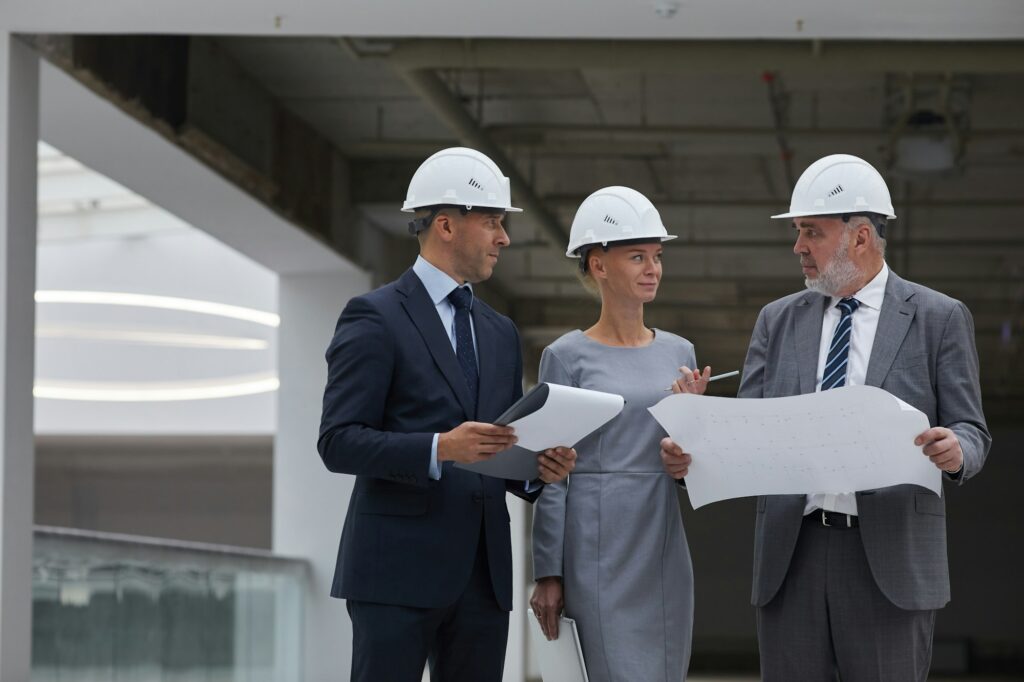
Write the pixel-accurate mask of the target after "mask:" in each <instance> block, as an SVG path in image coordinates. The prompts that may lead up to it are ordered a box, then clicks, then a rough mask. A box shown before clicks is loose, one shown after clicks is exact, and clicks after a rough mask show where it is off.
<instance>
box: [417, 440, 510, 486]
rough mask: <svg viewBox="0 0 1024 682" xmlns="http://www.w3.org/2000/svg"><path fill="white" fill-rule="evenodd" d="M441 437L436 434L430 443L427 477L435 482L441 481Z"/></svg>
mask: <svg viewBox="0 0 1024 682" xmlns="http://www.w3.org/2000/svg"><path fill="white" fill-rule="evenodd" d="M440 437H441V434H439V433H435V434H434V440H433V441H431V443H430V468H429V469H427V476H428V477H430V479H431V480H434V481H440V480H441V467H440V466H438V464H437V439H438V438H440ZM527 492H529V491H527Z"/></svg>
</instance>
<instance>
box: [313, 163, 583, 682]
mask: <svg viewBox="0 0 1024 682" xmlns="http://www.w3.org/2000/svg"><path fill="white" fill-rule="evenodd" d="M403 210H406V211H411V212H415V213H416V216H415V219H414V220H413V221H412V222H410V224H409V227H410V232H412V233H413V234H416V235H417V237H418V239H419V242H420V256H419V257H418V258H417V259H416V263H415V264H414V265H413V267H412V268H411V269H409V270H408V271H406V272H405V274H403V275H402V276H401V277H400V278H399V279H398V280H397V281H395V282H392V283H390V284H387V285H385V286H383V287H381V288H380V289H377V290H375V291H372V292H370V293H368V294H366V295H364V296H359V297H356V298H353V299H352V300H351V301H349V302H348V305H346V306H345V310H344V311H343V312H342V314H341V318H340V319H339V320H338V325H337V328H336V331H335V335H334V339H333V340H332V341H331V344H330V347H329V348H328V349H327V364H328V378H327V387H326V390H325V392H324V405H323V418H322V421H321V426H320V438H319V441H318V444H317V445H318V450H319V452H320V456H321V458H322V459H323V461H324V464H325V465H326V466H327V468H328V469H329V470H330V471H332V472H336V473H345V474H354V475H355V476H356V483H355V489H354V491H353V493H352V499H351V501H350V503H349V508H348V513H347V515H346V518H345V525H344V530H343V532H342V536H341V546H340V548H339V550H338V561H337V568H336V571H335V576H334V584H333V587H332V589H331V596H334V597H338V598H342V599H346V600H348V603H347V605H348V611H349V615H350V616H351V618H352V627H353V643H352V680H353V681H355V682H405V681H408V682H418V681H419V680H420V678H421V676H422V673H423V667H424V664H425V663H427V662H429V664H430V672H431V680H433V681H434V682H456V681H463V682H486V681H488V680H500V679H501V677H502V670H503V667H504V658H505V646H506V641H507V637H508V612H509V611H510V610H511V608H512V551H511V541H510V536H509V514H508V508H507V507H506V506H505V492H506V491H508V492H511V493H513V494H514V495H517V496H519V497H521V498H523V499H526V500H528V501H531V502H532V501H533V500H534V499H536V497H537V495H539V494H540V489H541V486H542V484H543V483H545V482H548V483H550V482H552V481H556V480H561V479H564V478H565V477H566V476H567V475H568V474H569V472H570V471H571V470H572V468H573V466H574V462H575V457H576V453H575V452H574V451H573V450H571V449H568V448H555V449H553V450H548V451H546V452H545V453H543V454H541V455H539V456H538V470H539V473H540V477H539V479H540V480H537V481H532V482H528V481H506V480H502V479H497V478H491V477H487V476H481V475H479V474H476V473H472V472H470V471H467V470H465V469H460V468H457V467H453V466H451V463H452V462H463V463H469V462H479V461H481V460H485V459H487V458H490V457H493V456H494V454H495V453H497V452H500V451H502V450H504V449H506V448H508V447H510V446H511V445H513V444H514V443H515V442H516V438H515V435H514V433H513V430H512V429H511V428H509V427H505V426H497V425H494V424H492V423H490V422H492V421H493V420H494V419H495V418H497V417H498V416H499V415H500V414H501V413H502V412H503V411H504V410H505V409H507V408H508V407H509V406H510V405H511V404H512V403H513V402H515V401H516V400H518V399H519V398H520V397H521V395H522V355H521V352H520V346H519V334H518V332H517V330H516V327H515V325H514V324H513V323H512V321H511V320H509V319H508V318H507V317H505V316H503V315H500V314H498V313H497V312H495V311H494V310H493V309H491V308H490V307H488V306H487V305H486V304H485V303H483V302H482V301H480V300H477V299H475V298H474V297H473V292H472V283H474V282H482V281H484V280H486V279H488V278H489V277H490V276H491V273H492V271H493V269H494V265H495V263H497V260H498V254H499V252H500V251H501V249H503V248H504V247H506V246H508V244H509V238H508V234H507V233H506V231H505V227H504V224H503V220H504V216H505V214H506V212H509V211H518V210H519V209H515V208H513V207H512V206H511V200H510V193H509V181H508V178H506V177H504V176H503V175H502V174H501V171H500V170H499V169H498V167H497V166H496V165H495V164H494V163H493V162H492V161H491V160H490V159H489V158H487V157H486V156H484V155H483V154H480V153H479V152H476V151H474V150H472V149H465V148H453V149H446V150H443V151H440V152H438V153H437V154H435V155H433V156H432V157H430V158H429V159H427V160H426V161H425V162H424V163H423V164H422V165H421V166H420V168H419V169H418V170H417V171H416V174H415V175H414V176H413V179H412V181H411V183H410V185H409V194H408V197H407V199H406V202H405V205H404V206H403Z"/></svg>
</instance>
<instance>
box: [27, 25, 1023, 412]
mask: <svg viewBox="0 0 1024 682" xmlns="http://www.w3.org/2000/svg"><path fill="white" fill-rule="evenodd" d="M939 14H941V12H939ZM1010 23H1012V22H1010ZM968 33H969V32H968ZM37 44H39V45H40V49H41V50H42V51H43V52H44V54H46V55H47V56H48V57H49V58H51V59H52V60H54V61H55V63H58V64H60V65H62V67H63V68H65V69H66V70H68V71H70V72H71V73H73V74H74V75H76V76H77V77H79V78H80V79H81V80H83V81H84V82H86V83H87V84H90V87H94V88H97V87H98V88H100V89H101V90H102V89H104V88H106V90H105V91H106V92H107V93H108V96H111V98H112V99H114V100H115V101H116V102H117V105H118V106H119V107H121V108H122V109H123V110H125V111H127V112H129V113H131V114H133V115H134V116H136V117H138V118H140V119H142V120H143V121H147V122H148V123H149V124H150V125H152V126H153V127H154V128H156V129H157V130H160V131H162V133H163V134H164V135H166V136H167V137H168V138H170V139H171V140H172V141H174V142H176V143H177V144H179V145H181V146H182V147H184V148H186V149H187V150H188V151H190V152H191V153H193V154H195V155H197V156H199V157H200V158H202V159H203V160H204V161H206V162H207V163H208V164H210V165H211V166H213V167H214V168H215V169H216V170H218V171H219V172H220V173H221V174H222V175H224V176H225V177H227V178H229V179H232V180H233V181H234V182H236V183H237V184H238V185H239V186H241V187H243V188H244V189H246V190H247V191H248V192H249V193H250V194H252V195H254V196H256V197H257V198H259V199H260V200H261V201H264V202H266V203H267V204H268V205H269V206H271V207H272V208H273V209H274V210H275V211H277V212H278V213H279V214H281V215H282V216H284V217H285V218H287V219H288V220H291V221H293V222H294V223H295V224H297V225H300V226H303V227H304V228H305V229H306V230H307V231H308V232H309V233H310V234H312V235H313V236H314V237H316V238H317V239H320V240H321V241H323V242H326V243H329V244H331V245H332V246H334V247H335V248H336V249H338V250H339V251H340V252H341V253H343V254H344V255H346V257H348V258H350V259H352V260H355V261H356V262H358V263H359V264H360V265H362V266H363V267H365V268H367V269H369V270H371V271H373V272H374V273H375V276H376V277H377V279H378V281H382V280H385V279H387V278H390V277H392V276H394V275H395V274H397V272H400V271H401V270H402V269H404V268H405V267H407V266H408V264H409V263H410V262H411V260H412V257H413V254H414V253H415V242H414V240H412V239H411V238H409V237H408V235H406V234H405V231H404V226H405V221H406V217H405V216H404V214H402V213H400V212H399V211H398V206H399V204H400V202H401V200H402V199H403V198H404V196H405V190H406V185H407V183H408V181H409V178H410V177H411V175H412V173H413V171H414V170H415V168H416V167H417V166H418V164H419V163H420V162H421V161H422V160H423V159H424V158H425V157H426V156H428V155H429V154H431V153H433V152H434V151H436V150H437V149H439V148H442V147H444V146H450V145H454V144H467V145H469V146H473V147H477V148H479V149H481V150H482V151H484V152H485V153H488V154H489V155H491V156H492V157H494V158H495V159H496V160H497V161H498V163H499V165H500V166H501V167H502V168H503V169H504V170H505V172H506V173H507V174H508V175H509V176H510V177H512V180H513V196H514V198H515V201H516V202H517V203H518V204H519V205H522V206H524V207H526V208H527V211H526V213H524V214H522V215H517V216H515V217H514V219H512V221H511V234H512V240H513V244H512V246H511V247H510V248H509V249H507V250H506V251H505V253H504V254H503V256H502V262H501V263H500V264H499V267H498V270H497V274H496V276H495V277H494V278H493V280H492V282H491V283H490V284H489V286H487V287H485V288H484V295H486V296H488V297H489V298H490V299H491V300H492V301H493V302H494V303H495V304H496V306H497V307H499V308H501V309H503V310H506V311H508V312H509V313H510V314H511V315H512V316H513V317H514V318H515V319H516V321H517V323H518V324H519V325H520V328H521V329H522V331H523V337H524V340H525V343H526V346H527V348H526V350H527V368H528V369H529V370H530V371H535V368H536V362H537V358H538V355H539V351H540V349H541V348H543V346H544V345H546V344H547V343H549V342H550V341H551V340H552V339H553V338H555V337H556V336H557V335H559V334H561V333H563V332H564V331H566V330H569V329H573V328H577V327H587V326H589V325H590V324H592V323H593V321H594V320H595V319H596V315H597V305H596V303H595V302H594V301H593V300H592V299H590V298H589V297H588V296H587V295H586V294H585V293H584V291H583V289H582V288H581V287H580V285H579V284H578V282H577V281H576V279H575V275H574V267H573V264H572V263H571V262H569V261H568V260H567V259H566V258H565V257H564V255H563V253H564V243H565V235H566V234H567V232H568V228H569V225H570V223H571V221H572V216H573V214H574V212H575V209H576V207H577V206H578V204H579V202H580V201H581V200H582V199H583V198H584V197H586V196H587V195H588V194H589V193H590V192H592V191H594V190H595V189H597V188H599V187H602V186H605V185H611V184H626V185H629V186H632V187H634V188H636V189H638V190H640V191H641V192H643V193H645V194H646V195H647V196H649V197H650V198H651V199H652V200H653V201H654V202H655V204H656V205H657V206H658V207H659V209H660V210H661V213H662V216H663V218H664V220H665V222H666V224H667V225H668V226H669V228H670V231H671V232H672V233H673V234H676V235H679V239H677V240H675V241H673V242H671V243H670V244H668V246H667V249H666V265H665V277H664V280H663V284H662V287H661V290H660V292H659V296H658V300H657V301H656V302H655V303H654V304H652V305H650V306H648V309H647V320H648V323H649V324H651V325H654V326H658V327H661V328H664V329H667V330H670V331H673V332H676V333H680V334H682V335H684V336H686V337H688V338H690V339H691V340H693V341H694V343H695V344H696V346H697V351H698V359H699V360H700V361H701V362H702V363H709V364H711V365H712V366H713V367H715V368H718V369H721V370H730V369H734V368H737V367H739V366H741V364H742V362H743V357H744V354H745V350H746V345H747V341H748V339H749V334H750V330H751V328H752V326H753V323H754V320H755V317H756V315H757V312H758V310H759V309H760V307H761V306H763V305H764V304H765V303H767V302H768V301H770V300H772V299H774V298H777V297H779V296H782V295H785V294H787V293H790V292H792V291H796V290H798V289H800V288H801V287H802V281H801V276H800V273H799V269H798V267H797V262H796V259H795V257H794V256H793V255H792V252H791V240H792V236H791V234H790V233H791V229H790V228H789V226H787V225H785V224H782V223H780V222H777V221H771V220H769V218H768V216H770V215H771V214H772V213H776V212H778V211H779V210H780V209H783V208H785V207H786V206H787V205H788V199H789V194H790V191H791V187H792V183H793V182H794V180H795V178H796V177H798V176H799V174H800V172H801V171H802V170H803V169H804V168H805V167H806V166H807V165H809V164H810V163H811V162H812V161H814V160H815V159H817V158H819V157H820V156H822V155H825V154H829V153H836V152H846V153H852V154H856V155H859V156H862V157H864V158H866V159H868V160H869V161H871V162H872V163H874V164H875V165H876V166H877V167H878V168H879V169H880V170H882V171H883V173H884V174H885V175H886V177H887V180H888V181H889V184H890V187H891V189H892V192H893V196H894V203H895V205H896V211H897V215H898V216H899V218H898V219H897V220H896V221H895V224H894V226H893V229H892V231H891V237H890V240H889V253H888V260H889V263H890V265H891V266H892V267H893V269H894V270H895V271H896V272H898V273H899V274H901V275H902V276H904V277H907V278H910V279H912V280H916V281H919V282H922V283H923V284H926V285H928V286H932V287H934V288H936V289H939V290H941V291H943V292H945V293H947V294H950V295H952V296H955V297H957V298H960V299H962V300H964V301H965V302H966V303H967V304H968V305H969V307H970V308H971V310H972V311H973V312H974V314H975V319H976V323H977V333H978V346H979V350H980V353H981V356H982V369H983V374H984V375H983V383H984V386H985V395H986V400H987V408H988V410H989V412H990V414H993V415H1003V416H1006V417H1010V416H1015V415H1016V414H1017V413H1018V412H1019V411H1020V410H1021V409H1024V351H1022V348H1024V344H1022V342H1021V337H1022V336H1024V231H1022V229H1021V227H1020V225H1021V224H1022V223H1024V196H1022V194H1021V191H1020V188H1021V187H1022V186H1024V94H1022V93H1024V87H1022V86H1024V42H1020V41H1016V42H981V43H979V42H964V41H955V42H937V41H900V42H882V41H875V42H849V41H847V42H843V41H838V42H837V41H827V40H826V41H820V40H815V41H810V40H804V41H764V40H761V41H708V40H705V41H678V40H677V41H602V40H596V39H593V38H591V39H588V40H578V41H574V40H552V41H542V40H535V39H529V40H486V39H474V40H440V39H429V40H423V39H414V40H409V39H402V38H397V37H394V36H391V37H382V38H372V39H369V38H365V37H359V38H355V37H349V38H323V37H320V38H315V37H275V38H265V37H264V38H260V37H229V36H220V37H196V36H192V37H174V36H164V37H146V36H127V37H122V36H112V37H88V36H87V37H84V38H83V39H78V38H77V37H76V38H73V39H72V40H71V47H70V48H68V45H67V40H66V39H65V38H63V37H60V36H44V37H41V38H40V39H39V40H38V41H37ZM122 65H131V66H130V67H123V66H122ZM154 75H155V76H156V77H154ZM911 139H916V140H918V141H920V140H921V139H940V140H944V141H945V143H949V144H950V145H951V149H953V150H955V153H956V154H957V161H956V163H955V165H954V166H953V167H952V168H950V169H949V170H947V171H945V172H942V173H912V172H909V171H907V170H905V169H902V168H901V167H902V166H903V165H905V164H906V163H907V162H908V160H912V158H913V157H908V156H901V155H899V154H897V153H896V152H897V150H898V149H899V146H900V145H901V144H905V143H906V141H907V140H911ZM715 388H716V390H717V391H718V392H719V393H722V394H728V393H730V392H733V391H734V390H735V384H733V385H724V382H723V385H721V386H718V385H716V387H715Z"/></svg>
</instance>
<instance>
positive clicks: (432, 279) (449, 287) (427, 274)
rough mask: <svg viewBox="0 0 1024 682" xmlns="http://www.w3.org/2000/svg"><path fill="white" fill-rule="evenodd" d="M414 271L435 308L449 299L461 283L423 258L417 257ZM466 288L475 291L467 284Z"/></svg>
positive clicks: (413, 266) (413, 267)
mask: <svg viewBox="0 0 1024 682" xmlns="http://www.w3.org/2000/svg"><path fill="white" fill-rule="evenodd" d="M412 271H413V272H415V273H416V276H417V277H419V278H420V281H421V282H423V287H424V288H425V289H426V290H427V296H430V300H431V301H432V302H433V304H434V305H435V306H436V305H439V304H440V303H441V301H443V300H445V299H446V298H448V294H450V293H452V292H453V291H455V289H457V288H458V287H459V283H458V282H456V281H455V280H454V279H452V278H451V277H450V276H449V275H448V273H446V272H445V271H444V270H441V269H440V268H438V267H437V266H436V265H434V264H433V263H431V262H430V261H428V260H427V259H426V258H424V257H423V256H416V262H415V263H413V265H412ZM466 287H467V288H469V290H470V291H471V292H472V291H473V285H471V284H468V283H467V284H466Z"/></svg>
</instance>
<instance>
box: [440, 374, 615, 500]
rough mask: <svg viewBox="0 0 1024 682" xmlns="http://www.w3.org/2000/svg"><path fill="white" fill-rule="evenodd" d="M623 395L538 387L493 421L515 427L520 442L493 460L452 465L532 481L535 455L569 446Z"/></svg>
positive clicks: (600, 423) (602, 420)
mask: <svg viewBox="0 0 1024 682" xmlns="http://www.w3.org/2000/svg"><path fill="white" fill-rule="evenodd" d="M624 404H625V401H624V400H623V399H622V396H620V395H615V394H613V393H602V392H600V391H589V390H587V389H584V388H574V387H572V386H561V385H559V384H548V383H540V384H537V385H536V386H534V387H533V388H532V389H531V390H530V391H529V392H528V393H527V394H526V395H524V396H523V397H522V398H520V399H519V401H517V402H516V404H515V405H513V406H512V407H510V408H509V409H508V410H506V411H505V413H504V414H503V415H501V416H500V417H498V418H497V419H496V420H495V423H496V424H502V425H506V424H507V425H508V426H511V427H513V428H514V429H515V435H516V438H518V439H519V442H518V443H517V444H516V445H515V446H513V447H511V448H509V449H508V450H505V451H503V452H499V453H498V454H497V455H495V456H494V457H492V458H490V459H488V460H486V461H483V462H475V463H473V464H461V463H458V462H457V463H456V464H455V466H457V467H459V468H462V469H468V470H469V471H475V472H477V473H478V474H484V475H487V476H497V477H498V478H508V479H513V480H522V481H529V480H532V479H534V478H537V454H536V453H537V452H540V451H541V450H546V449H547V448H553V447H557V446H560V445H564V446H567V447H571V446H573V445H575V444H576V443H578V442H579V441H580V440H581V439H582V438H583V437H584V436H586V435H588V434H590V433H591V432H593V431H594V430H596V429H598V428H600V427H601V426H603V425H604V424H605V423H607V422H608V421H610V420H611V419H612V418H614V417H615V416H616V415H618V414H619V412H621V411H622V407H623V405H624Z"/></svg>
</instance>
